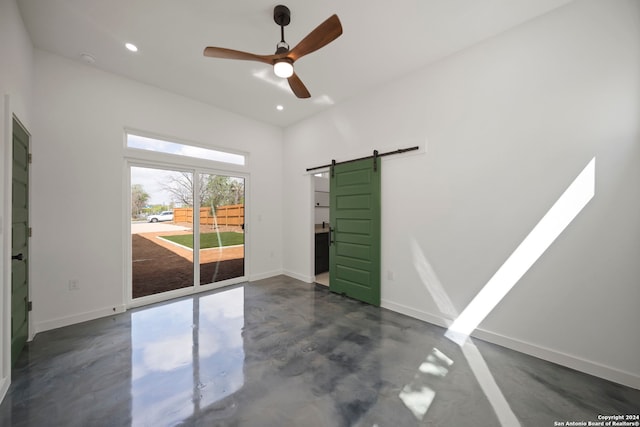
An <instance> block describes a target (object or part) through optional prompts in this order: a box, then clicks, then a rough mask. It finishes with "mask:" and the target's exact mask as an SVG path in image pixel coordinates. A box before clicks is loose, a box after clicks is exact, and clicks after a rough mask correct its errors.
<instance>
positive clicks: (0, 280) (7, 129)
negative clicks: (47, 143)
mask: <svg viewBox="0 0 640 427" xmlns="http://www.w3.org/2000/svg"><path fill="white" fill-rule="evenodd" d="M13 120H15V121H16V122H17V123H18V124H19V125H20V126H21V127H22V129H24V131H25V132H26V134H27V135H28V136H29V152H31V141H32V134H31V133H30V132H29V130H28V128H27V126H25V125H24V122H23V121H22V120H20V118H19V117H18V116H17V115H16V113H15V112H14V111H13V108H12V106H11V96H10V95H9V94H5V95H4V97H3V112H2V121H3V123H4V132H3V135H2V137H1V141H2V151H3V154H4V164H3V169H4V174H3V175H2V177H0V200H2V211H1V212H0V265H2V276H1V277H0V284H1V288H2V289H1V290H0V292H1V293H2V308H1V316H2V328H0V352H1V354H0V402H1V401H2V399H4V397H5V395H6V393H7V391H8V390H9V385H10V384H11V258H10V254H11V235H10V233H9V232H8V230H11V220H12V213H11V210H12V206H11V205H12V179H13ZM28 173H29V181H31V168H29V172H28ZM27 197H28V200H29V204H31V203H30V202H31V192H29V194H28V196H27ZM30 221H31V211H30V212H29V222H30ZM27 268H28V270H30V269H31V267H30V264H28V266H27ZM27 274H28V273H27ZM32 291H33V289H32V288H31V283H29V284H28V292H29V295H32ZM28 317H29V320H28V325H27V328H28V333H27V342H28V341H31V340H33V336H34V327H33V316H32V315H29V316H28Z"/></svg>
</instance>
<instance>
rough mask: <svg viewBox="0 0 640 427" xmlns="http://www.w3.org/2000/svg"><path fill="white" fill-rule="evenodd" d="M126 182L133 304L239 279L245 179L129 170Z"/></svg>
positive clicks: (139, 168) (137, 167)
mask: <svg viewBox="0 0 640 427" xmlns="http://www.w3.org/2000/svg"><path fill="white" fill-rule="evenodd" d="M130 179H131V284H132V286H131V288H132V298H133V299H136V298H141V297H148V296H151V295H157V294H162V293H165V292H174V293H175V294H176V295H178V294H183V293H185V292H190V291H188V290H185V288H191V291H193V290H194V288H195V290H198V288H200V287H201V286H205V287H206V286H207V285H212V284H218V285H219V284H220V283H219V282H223V283H222V284H224V283H226V281H232V279H238V278H242V277H244V275H245V255H244V254H245V252H244V244H245V233H244V231H245V230H244V212H245V178H244V177H240V176H229V175H225V174H216V173H211V172H205V171H199V170H197V169H192V170H178V169H165V168H161V167H159V166H158V167H154V166H146V165H145V166H142V165H135V166H134V165H131V166H130ZM205 289H206V288H205ZM180 290H182V291H180Z"/></svg>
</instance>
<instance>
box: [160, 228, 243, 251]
mask: <svg viewBox="0 0 640 427" xmlns="http://www.w3.org/2000/svg"><path fill="white" fill-rule="evenodd" d="M218 235H220V241H221V242H222V246H233V245H242V244H244V233H235V232H233V231H225V232H222V233H201V234H200V249H208V248H217V247H218ZM162 238H163V239H167V240H171V241H172V242H174V243H178V244H179V245H183V246H186V247H188V248H191V249H193V234H180V235H175V236H162Z"/></svg>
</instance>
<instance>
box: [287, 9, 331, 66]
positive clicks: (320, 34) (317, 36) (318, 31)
mask: <svg viewBox="0 0 640 427" xmlns="http://www.w3.org/2000/svg"><path fill="white" fill-rule="evenodd" d="M341 34H342V24H340V19H338V15H332V16H330V17H329V18H328V19H327V20H326V21H324V22H323V23H322V24H320V25H318V26H317V27H316V28H315V30H313V31H311V32H310V33H309V34H308V35H307V37H305V38H304V39H302V41H301V42H300V43H298V44H297V45H296V47H294V48H293V49H291V51H290V52H289V55H287V56H288V57H289V58H291V59H292V60H293V61H296V60H297V59H299V58H301V57H303V56H305V55H307V54H309V53H311V52H314V51H316V50H318V49H320V48H321V47H323V46H326V45H328V44H329V43H331V42H332V41H334V40H335V39H337V38H338V37H340V35H341Z"/></svg>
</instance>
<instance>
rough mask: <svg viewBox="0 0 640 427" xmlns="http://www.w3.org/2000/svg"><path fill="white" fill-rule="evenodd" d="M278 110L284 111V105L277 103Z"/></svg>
mask: <svg viewBox="0 0 640 427" xmlns="http://www.w3.org/2000/svg"><path fill="white" fill-rule="evenodd" d="M276 110H278V111H282V110H284V107H283V106H282V105H276Z"/></svg>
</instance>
